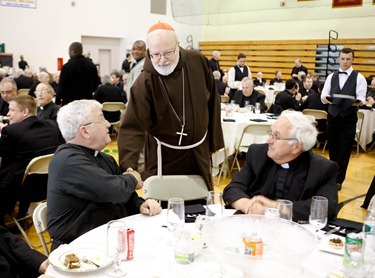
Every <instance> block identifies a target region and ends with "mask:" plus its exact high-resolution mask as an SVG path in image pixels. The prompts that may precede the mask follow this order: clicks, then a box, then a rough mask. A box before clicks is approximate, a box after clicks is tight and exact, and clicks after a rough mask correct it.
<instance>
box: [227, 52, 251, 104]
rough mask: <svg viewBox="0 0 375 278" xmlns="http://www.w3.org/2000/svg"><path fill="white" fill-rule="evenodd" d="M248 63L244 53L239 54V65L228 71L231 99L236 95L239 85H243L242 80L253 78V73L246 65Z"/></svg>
mask: <svg viewBox="0 0 375 278" xmlns="http://www.w3.org/2000/svg"><path fill="white" fill-rule="evenodd" d="M245 63H246V55H245V54H243V53H239V54H238V56H237V64H236V65H235V66H234V67H231V68H230V69H229V71H228V86H229V88H230V91H229V98H230V99H232V98H233V96H234V93H235V92H236V91H237V89H240V88H239V84H241V80H242V79H243V78H244V77H250V78H251V71H250V68H249V67H248V66H246V65H245Z"/></svg>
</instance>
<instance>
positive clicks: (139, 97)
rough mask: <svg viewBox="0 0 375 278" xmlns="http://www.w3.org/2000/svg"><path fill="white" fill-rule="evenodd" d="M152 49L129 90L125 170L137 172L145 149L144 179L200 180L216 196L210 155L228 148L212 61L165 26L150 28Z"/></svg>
mask: <svg viewBox="0 0 375 278" xmlns="http://www.w3.org/2000/svg"><path fill="white" fill-rule="evenodd" d="M147 44H148V55H146V58H145V64H144V67H143V71H142V73H141V74H140V75H139V76H138V78H137V80H136V81H135V83H134V84H133V86H132V88H131V90H130V100H129V103H128V106H127V109H126V112H125V114H124V116H123V118H122V121H121V126H120V131H119V137H118V146H119V156H120V165H121V168H122V169H123V170H124V169H126V168H128V167H132V168H136V166H137V162H138V157H139V153H140V151H141V150H142V149H143V148H144V149H145V171H144V178H147V177H149V176H152V175H157V174H158V175H188V174H192V175H193V174H194V175H201V176H202V177H203V178H204V179H205V181H206V184H207V187H208V188H209V189H210V190H212V188H213V187H212V180H211V172H210V169H211V167H210V155H211V153H213V152H215V151H217V150H219V149H221V148H222V147H223V146H224V143H223V134H222V129H221V122H220V100H219V95H218V93H217V91H216V87H215V81H214V78H213V75H212V72H211V70H210V68H209V64H208V60H207V58H205V57H204V56H203V55H202V54H201V53H200V52H198V51H195V50H185V49H183V48H181V47H180V46H179V42H178V38H177V34H176V32H175V31H174V29H173V28H172V27H171V26H170V25H168V24H166V23H161V22H159V23H157V24H155V25H154V26H152V27H151V28H150V30H149V32H148V35H147ZM145 134H146V136H145Z"/></svg>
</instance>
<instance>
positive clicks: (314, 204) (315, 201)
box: [309, 196, 328, 232]
mask: <svg viewBox="0 0 375 278" xmlns="http://www.w3.org/2000/svg"><path fill="white" fill-rule="evenodd" d="M327 216H328V199H327V198H326V197H323V196H313V197H312V199H311V207H310V216H309V223H310V224H311V225H312V226H313V227H314V228H315V230H316V232H318V231H319V230H320V229H322V228H324V227H325V225H327V218H328V217H327Z"/></svg>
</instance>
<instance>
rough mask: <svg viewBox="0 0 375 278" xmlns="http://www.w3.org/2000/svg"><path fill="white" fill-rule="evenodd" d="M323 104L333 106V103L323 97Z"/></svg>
mask: <svg viewBox="0 0 375 278" xmlns="http://www.w3.org/2000/svg"><path fill="white" fill-rule="evenodd" d="M322 102H323V103H324V104H332V102H330V101H329V100H328V99H327V98H326V97H322Z"/></svg>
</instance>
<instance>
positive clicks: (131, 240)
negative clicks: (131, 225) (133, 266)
mask: <svg viewBox="0 0 375 278" xmlns="http://www.w3.org/2000/svg"><path fill="white" fill-rule="evenodd" d="M126 237H127V238H126V239H127V244H128V254H127V256H126V260H127V261H130V260H132V259H133V258H134V230H133V229H127V230H126Z"/></svg>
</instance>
